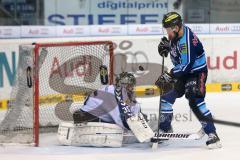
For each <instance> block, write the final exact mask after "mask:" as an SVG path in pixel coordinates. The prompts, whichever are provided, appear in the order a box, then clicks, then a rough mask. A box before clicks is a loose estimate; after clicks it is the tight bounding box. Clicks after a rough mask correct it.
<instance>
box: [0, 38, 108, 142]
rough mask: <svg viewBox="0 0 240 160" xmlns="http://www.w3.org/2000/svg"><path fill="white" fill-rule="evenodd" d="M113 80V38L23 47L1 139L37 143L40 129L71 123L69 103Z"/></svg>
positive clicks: (0, 126)
mask: <svg viewBox="0 0 240 160" xmlns="http://www.w3.org/2000/svg"><path fill="white" fill-rule="evenodd" d="M112 82H113V43H112V42H110V41H95V42H65V43H44V44H38V43H37V44H32V45H21V46H20V47H19V63H18V69H17V74H16V78H15V83H14V86H13V88H12V92H11V98H10V100H9V103H8V104H9V105H8V110H7V111H6V113H5V118H4V119H3V120H2V122H1V124H0V143H2V144H3V143H18V144H19V143H22V144H32V145H35V146H38V145H39V133H46V132H49V131H54V130H56V127H57V126H58V124H59V122H60V121H61V120H62V121H72V114H71V113H70V111H69V106H70V105H71V103H72V102H74V101H79V102H83V101H84V98H85V97H86V95H88V94H89V93H91V92H92V91H94V90H96V89H98V88H100V87H101V86H102V85H106V84H111V83H112Z"/></svg>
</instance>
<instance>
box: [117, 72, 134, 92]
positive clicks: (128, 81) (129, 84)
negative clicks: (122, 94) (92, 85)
mask: <svg viewBox="0 0 240 160" xmlns="http://www.w3.org/2000/svg"><path fill="white" fill-rule="evenodd" d="M116 85H117V86H119V87H124V88H126V89H131V90H133V88H134V86H135V85H136V78H135V77H134V75H133V74H131V73H128V72H122V73H120V74H119V75H118V76H117V77H116Z"/></svg>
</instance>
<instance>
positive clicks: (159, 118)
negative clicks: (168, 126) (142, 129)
mask: <svg viewBox="0 0 240 160" xmlns="http://www.w3.org/2000/svg"><path fill="white" fill-rule="evenodd" d="M163 70H164V56H162V71H161V72H162V73H161V74H163ZM162 89H163V84H162V83H161V88H160V99H159V110H158V131H157V137H156V142H153V143H152V149H157V147H158V138H159V137H158V136H159V135H160V134H159V130H160V128H159V127H160V122H161V108H162V103H161V101H162V93H163V91H162Z"/></svg>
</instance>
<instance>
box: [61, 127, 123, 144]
mask: <svg viewBox="0 0 240 160" xmlns="http://www.w3.org/2000/svg"><path fill="white" fill-rule="evenodd" d="M58 140H59V142H60V144H62V145H71V146H93V147H121V146H122V141H123V129H122V128H121V127H119V126H118V125H116V124H110V123H101V122H88V123H79V124H73V123H66V122H62V123H61V124H60V125H59V128H58Z"/></svg>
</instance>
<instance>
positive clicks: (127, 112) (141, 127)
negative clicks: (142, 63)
mask: <svg viewBox="0 0 240 160" xmlns="http://www.w3.org/2000/svg"><path fill="white" fill-rule="evenodd" d="M135 85H136V79H135V77H134V76H133V74H131V73H128V72H123V73H121V74H120V75H118V76H117V78H116V84H115V85H107V86H104V87H103V88H100V89H98V90H96V91H95V92H93V93H92V94H90V95H89V96H88V98H87V99H86V100H85V102H84V105H83V106H81V108H80V109H78V110H77V111H75V112H74V113H73V120H74V124H75V125H77V126H81V127H82V126H83V124H86V123H87V124H88V125H89V126H91V125H92V124H94V125H97V126H98V127H97V128H101V129H100V130H99V132H98V131H95V132H96V133H95V132H94V133H93V136H94V137H96V136H99V135H103V134H104V135H105V137H106V135H107V134H108V135H109V136H108V138H109V139H111V138H113V137H114V138H113V139H114V140H113V141H116V139H115V138H116V137H115V136H118V137H120V139H121V138H122V137H121V136H120V132H121V134H122V133H123V130H126V129H128V130H131V131H132V132H133V134H134V135H135V136H136V138H137V139H138V141H139V142H144V141H146V140H149V139H150V138H151V137H153V135H154V133H153V131H152V129H151V128H150V127H149V126H148V124H147V122H146V120H145V118H144V116H143V114H142V113H141V109H140V105H139V103H137V101H136V99H135V93H134V86H135ZM71 108H79V104H78V103H73V104H72V106H71ZM88 125H85V127H88ZM95 127H96V126H95ZM112 127H113V128H115V129H116V130H115V129H114V131H113V130H112ZM110 128H111V133H109V132H108V133H103V132H105V131H106V130H108V129H110ZM85 129H86V128H85ZM113 132H114V133H113ZM115 132H117V133H115ZM77 134H78V133H77ZM85 134H88V133H85ZM91 134H92V133H91ZM117 134H118V135H117ZM111 136H112V137H111ZM91 139H92V138H91ZM96 139H98V138H96ZM100 139H101V138H100ZM117 139H118V138H117ZM118 140H119V139H118ZM118 140H117V141H118ZM120 141H121V140H120ZM120 141H119V143H118V145H115V144H114V145H112V144H111V143H112V142H109V145H107V144H102V142H100V143H97V144H95V142H92V141H91V142H87V143H88V144H86V143H85V145H87V146H88V145H90V146H108V147H119V146H121V142H120ZM81 143H82V142H81ZM90 143H92V144H90ZM78 144H79V143H78ZM119 144H120V145H119ZM79 145H80V146H82V144H79Z"/></svg>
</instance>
